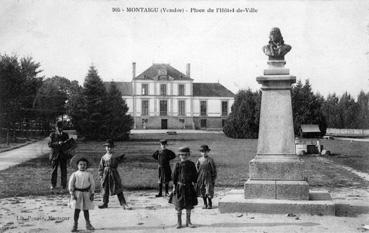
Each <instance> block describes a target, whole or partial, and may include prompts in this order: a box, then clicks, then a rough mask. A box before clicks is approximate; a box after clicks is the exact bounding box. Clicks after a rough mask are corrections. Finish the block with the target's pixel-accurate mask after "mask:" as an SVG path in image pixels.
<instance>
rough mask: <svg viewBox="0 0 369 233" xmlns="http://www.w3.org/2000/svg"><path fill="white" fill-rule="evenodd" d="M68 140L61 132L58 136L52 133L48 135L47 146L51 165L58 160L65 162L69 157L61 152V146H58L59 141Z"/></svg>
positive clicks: (65, 134) (66, 135)
mask: <svg viewBox="0 0 369 233" xmlns="http://www.w3.org/2000/svg"><path fill="white" fill-rule="evenodd" d="M68 139H69V136H68V134H67V133H65V132H62V133H61V134H58V133H56V132H53V133H51V134H50V137H49V142H48V145H49V147H50V148H51V153H50V155H49V160H50V162H51V163H54V162H55V161H56V160H60V161H62V162H66V161H67V160H68V158H69V156H68V155H67V154H66V153H65V152H64V151H63V150H62V146H61V145H60V144H59V141H63V142H64V141H66V140H68Z"/></svg>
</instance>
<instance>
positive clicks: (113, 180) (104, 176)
mask: <svg viewBox="0 0 369 233" xmlns="http://www.w3.org/2000/svg"><path fill="white" fill-rule="evenodd" d="M104 146H105V149H106V154H105V155H103V157H102V158H101V160H100V164H99V169H98V171H99V176H100V181H101V191H102V196H103V204H101V205H99V208H100V209H104V208H108V203H109V193H110V195H111V196H113V195H117V196H118V200H119V203H120V205H121V206H122V207H123V209H130V208H129V207H128V205H127V203H126V199H125V198H124V195H123V186H122V181H121V179H120V175H119V172H118V170H117V168H118V165H119V163H121V162H122V161H123V159H124V154H123V155H120V156H115V155H113V148H114V142H113V140H111V139H109V140H107V141H106V143H105V144H104Z"/></svg>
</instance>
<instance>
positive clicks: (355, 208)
mask: <svg viewBox="0 0 369 233" xmlns="http://www.w3.org/2000/svg"><path fill="white" fill-rule="evenodd" d="M335 206H336V216H337V217H357V216H359V215H361V214H368V213H369V206H364V205H350V204H346V203H336V204H335Z"/></svg>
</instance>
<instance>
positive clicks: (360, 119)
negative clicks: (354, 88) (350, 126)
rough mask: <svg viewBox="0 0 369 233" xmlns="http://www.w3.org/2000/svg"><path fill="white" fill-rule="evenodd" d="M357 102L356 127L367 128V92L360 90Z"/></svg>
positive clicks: (368, 103)
mask: <svg viewBox="0 0 369 233" xmlns="http://www.w3.org/2000/svg"><path fill="white" fill-rule="evenodd" d="M357 104H358V108H359V109H358V111H359V112H358V116H357V127H358V128H359V129H368V128H369V92H368V93H366V94H365V92H364V91H361V92H360V94H359V96H358V97H357Z"/></svg>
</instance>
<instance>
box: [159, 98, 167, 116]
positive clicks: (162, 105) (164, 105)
mask: <svg viewBox="0 0 369 233" xmlns="http://www.w3.org/2000/svg"><path fill="white" fill-rule="evenodd" d="M167 111H168V103H167V101H166V100H160V116H166V115H167Z"/></svg>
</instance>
